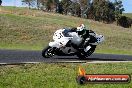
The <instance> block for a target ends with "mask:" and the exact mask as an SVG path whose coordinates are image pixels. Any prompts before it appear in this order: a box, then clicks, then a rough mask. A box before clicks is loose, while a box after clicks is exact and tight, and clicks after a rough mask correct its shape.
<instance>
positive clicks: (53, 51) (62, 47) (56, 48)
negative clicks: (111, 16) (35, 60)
mask: <svg viewBox="0 0 132 88" xmlns="http://www.w3.org/2000/svg"><path fill="white" fill-rule="evenodd" d="M82 41H83V39H82V37H80V36H79V35H78V33H77V32H69V33H68V30H67V29H59V30H57V31H56V32H55V33H54V35H53V42H50V43H49V45H48V46H47V47H46V48H44V49H43V50H42V56H43V57H44V58H50V57H53V56H55V55H57V56H74V55H76V56H78V57H79V58H87V57H88V56H90V55H91V54H92V53H93V52H94V51H95V48H96V46H97V45H98V44H100V43H101V42H103V41H104V36H103V35H98V34H96V33H95V32H94V31H92V30H90V31H89V37H88V38H87V39H86V40H85V42H84V43H87V42H88V45H87V46H86V47H85V48H83V51H85V53H83V52H82V51H80V50H78V49H76V48H73V46H71V45H70V44H68V43H69V42H72V43H74V44H75V45H76V46H79V44H80V43H81V42H82Z"/></svg>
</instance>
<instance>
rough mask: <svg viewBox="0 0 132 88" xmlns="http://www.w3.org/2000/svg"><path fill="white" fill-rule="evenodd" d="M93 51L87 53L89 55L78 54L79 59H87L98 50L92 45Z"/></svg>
mask: <svg viewBox="0 0 132 88" xmlns="http://www.w3.org/2000/svg"><path fill="white" fill-rule="evenodd" d="M91 47H92V48H91V49H90V50H89V51H88V52H87V54H83V53H78V54H77V57H79V58H80V59H86V58H87V57H88V56H90V55H91V54H92V53H93V52H94V51H95V48H96V45H91Z"/></svg>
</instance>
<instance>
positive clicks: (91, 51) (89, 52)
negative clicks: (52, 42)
mask: <svg viewBox="0 0 132 88" xmlns="http://www.w3.org/2000/svg"><path fill="white" fill-rule="evenodd" d="M91 47H92V48H91V49H90V50H89V51H88V52H87V53H88V54H87V56H90V55H91V54H93V52H94V51H95V48H96V45H91Z"/></svg>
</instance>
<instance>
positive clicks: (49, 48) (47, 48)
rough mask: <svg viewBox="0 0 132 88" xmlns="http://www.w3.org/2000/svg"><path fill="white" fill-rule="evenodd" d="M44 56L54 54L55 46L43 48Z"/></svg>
mask: <svg viewBox="0 0 132 88" xmlns="http://www.w3.org/2000/svg"><path fill="white" fill-rule="evenodd" d="M42 56H43V57H44V58H50V57H53V56H54V53H53V48H52V47H50V46H47V47H46V48H45V49H43V50H42Z"/></svg>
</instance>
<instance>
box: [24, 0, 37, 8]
mask: <svg viewBox="0 0 132 88" xmlns="http://www.w3.org/2000/svg"><path fill="white" fill-rule="evenodd" d="M22 3H24V4H27V5H28V7H29V9H30V8H31V7H33V6H34V5H35V0H22Z"/></svg>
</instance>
